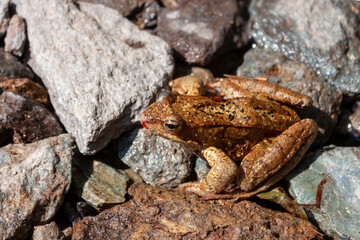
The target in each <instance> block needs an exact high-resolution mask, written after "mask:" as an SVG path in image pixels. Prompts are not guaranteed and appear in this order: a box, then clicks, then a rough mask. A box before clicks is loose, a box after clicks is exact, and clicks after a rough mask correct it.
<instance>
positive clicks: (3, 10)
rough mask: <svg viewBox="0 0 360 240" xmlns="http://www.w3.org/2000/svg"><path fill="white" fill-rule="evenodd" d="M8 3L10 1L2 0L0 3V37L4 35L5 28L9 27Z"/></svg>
mask: <svg viewBox="0 0 360 240" xmlns="http://www.w3.org/2000/svg"><path fill="white" fill-rule="evenodd" d="M9 2H10V0H2V1H1V2H0V37H3V36H4V35H5V33H6V30H7V27H8V25H9V21H10V14H9Z"/></svg>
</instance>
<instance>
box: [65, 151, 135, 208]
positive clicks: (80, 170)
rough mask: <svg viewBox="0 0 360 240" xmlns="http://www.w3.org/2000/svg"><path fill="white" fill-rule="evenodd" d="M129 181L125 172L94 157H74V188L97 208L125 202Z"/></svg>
mask: <svg viewBox="0 0 360 240" xmlns="http://www.w3.org/2000/svg"><path fill="white" fill-rule="evenodd" d="M128 181H129V178H128V177H127V176H126V175H125V174H124V173H120V172H118V171H116V169H114V168H112V167H110V166H108V165H106V164H105V163H102V162H101V161H98V160H96V159H94V158H90V157H87V158H85V157H81V156H76V157H75V159H74V162H73V183H72V186H73V187H72V189H73V190H74V191H75V193H76V194H77V195H78V196H79V197H81V198H82V199H84V200H85V201H86V202H87V203H88V204H89V205H90V206H92V207H93V208H95V209H97V210H101V209H104V208H109V207H111V206H113V205H115V204H119V203H123V202H124V201H125V194H126V193H127V191H126V190H127V183H128Z"/></svg>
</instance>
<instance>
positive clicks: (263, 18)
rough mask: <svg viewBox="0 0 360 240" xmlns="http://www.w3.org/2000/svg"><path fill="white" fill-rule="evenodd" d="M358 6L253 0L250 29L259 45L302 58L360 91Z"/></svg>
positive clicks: (323, 0) (334, 80) (326, 0)
mask: <svg viewBox="0 0 360 240" xmlns="http://www.w3.org/2000/svg"><path fill="white" fill-rule="evenodd" d="M359 10H360V8H359V6H357V3H355V2H354V1H350V0H347V1H338V0H336V1H331V0H321V1H317V0H311V1H307V0H301V1H296V2H295V3H293V2H290V1H286V0H275V1H264V0H261V1H253V2H252V5H251V6H250V9H249V11H250V15H251V31H250V32H251V33H250V34H251V36H252V37H253V38H254V40H255V42H256V44H257V45H259V46H260V47H263V48H265V49H270V50H272V51H276V52H281V53H282V54H284V55H285V56H287V57H289V58H291V59H295V60H298V61H301V62H303V63H305V64H306V65H307V66H309V67H310V68H312V69H314V70H315V71H316V73H317V74H320V75H322V76H323V77H325V78H326V79H328V80H329V81H331V82H332V83H333V84H334V85H335V86H337V87H339V88H341V89H342V90H344V91H347V92H352V93H359V92H360V80H359V79H360V66H359V61H360V40H359V38H358V36H357V33H358V32H359V30H360V29H359V26H360V24H359V18H358V15H359V14H358V13H359ZM324 19H326V20H324Z"/></svg>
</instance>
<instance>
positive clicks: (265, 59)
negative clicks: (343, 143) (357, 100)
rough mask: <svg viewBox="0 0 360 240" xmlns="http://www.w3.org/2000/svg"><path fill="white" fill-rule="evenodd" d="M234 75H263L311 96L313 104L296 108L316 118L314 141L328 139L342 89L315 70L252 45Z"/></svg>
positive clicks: (307, 115) (302, 113)
mask: <svg viewBox="0 0 360 240" xmlns="http://www.w3.org/2000/svg"><path fill="white" fill-rule="evenodd" d="M237 75H238V76H244V77H266V78H268V79H269V81H271V82H274V83H277V84H280V85H282V86H284V87H287V88H290V89H292V90H294V91H297V92H300V93H303V94H305V95H308V96H309V97H311V98H312V100H313V106H311V107H309V108H305V109H298V112H299V114H300V117H301V118H311V119H314V120H315V121H316V123H317V125H318V127H319V132H318V135H317V138H316V139H315V142H314V145H323V144H324V143H326V141H327V140H328V139H329V137H330V135H331V133H332V130H333V128H334V126H335V124H336V122H337V119H338V116H339V114H340V105H341V100H342V91H341V90H339V89H338V88H336V87H335V86H333V85H331V84H329V83H327V82H326V80H325V79H324V78H323V77H322V76H319V75H317V74H316V73H315V71H314V70H312V69H311V68H309V67H308V66H306V65H305V64H303V63H301V62H299V61H296V60H291V59H289V58H287V57H286V56H284V55H283V54H281V53H276V52H271V51H269V50H265V49H259V48H255V49H251V50H250V51H248V52H247V53H246V54H245V57H244V63H243V64H242V65H241V66H240V67H239V68H238V69H237Z"/></svg>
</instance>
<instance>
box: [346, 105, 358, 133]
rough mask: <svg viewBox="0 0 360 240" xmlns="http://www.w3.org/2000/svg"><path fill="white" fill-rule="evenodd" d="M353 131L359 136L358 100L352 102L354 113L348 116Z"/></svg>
mask: <svg viewBox="0 0 360 240" xmlns="http://www.w3.org/2000/svg"><path fill="white" fill-rule="evenodd" d="M349 120H350V124H351V128H352V130H353V133H354V134H355V135H356V136H357V137H360V101H357V102H356V103H355V104H354V113H353V114H351V115H350V116H349Z"/></svg>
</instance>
